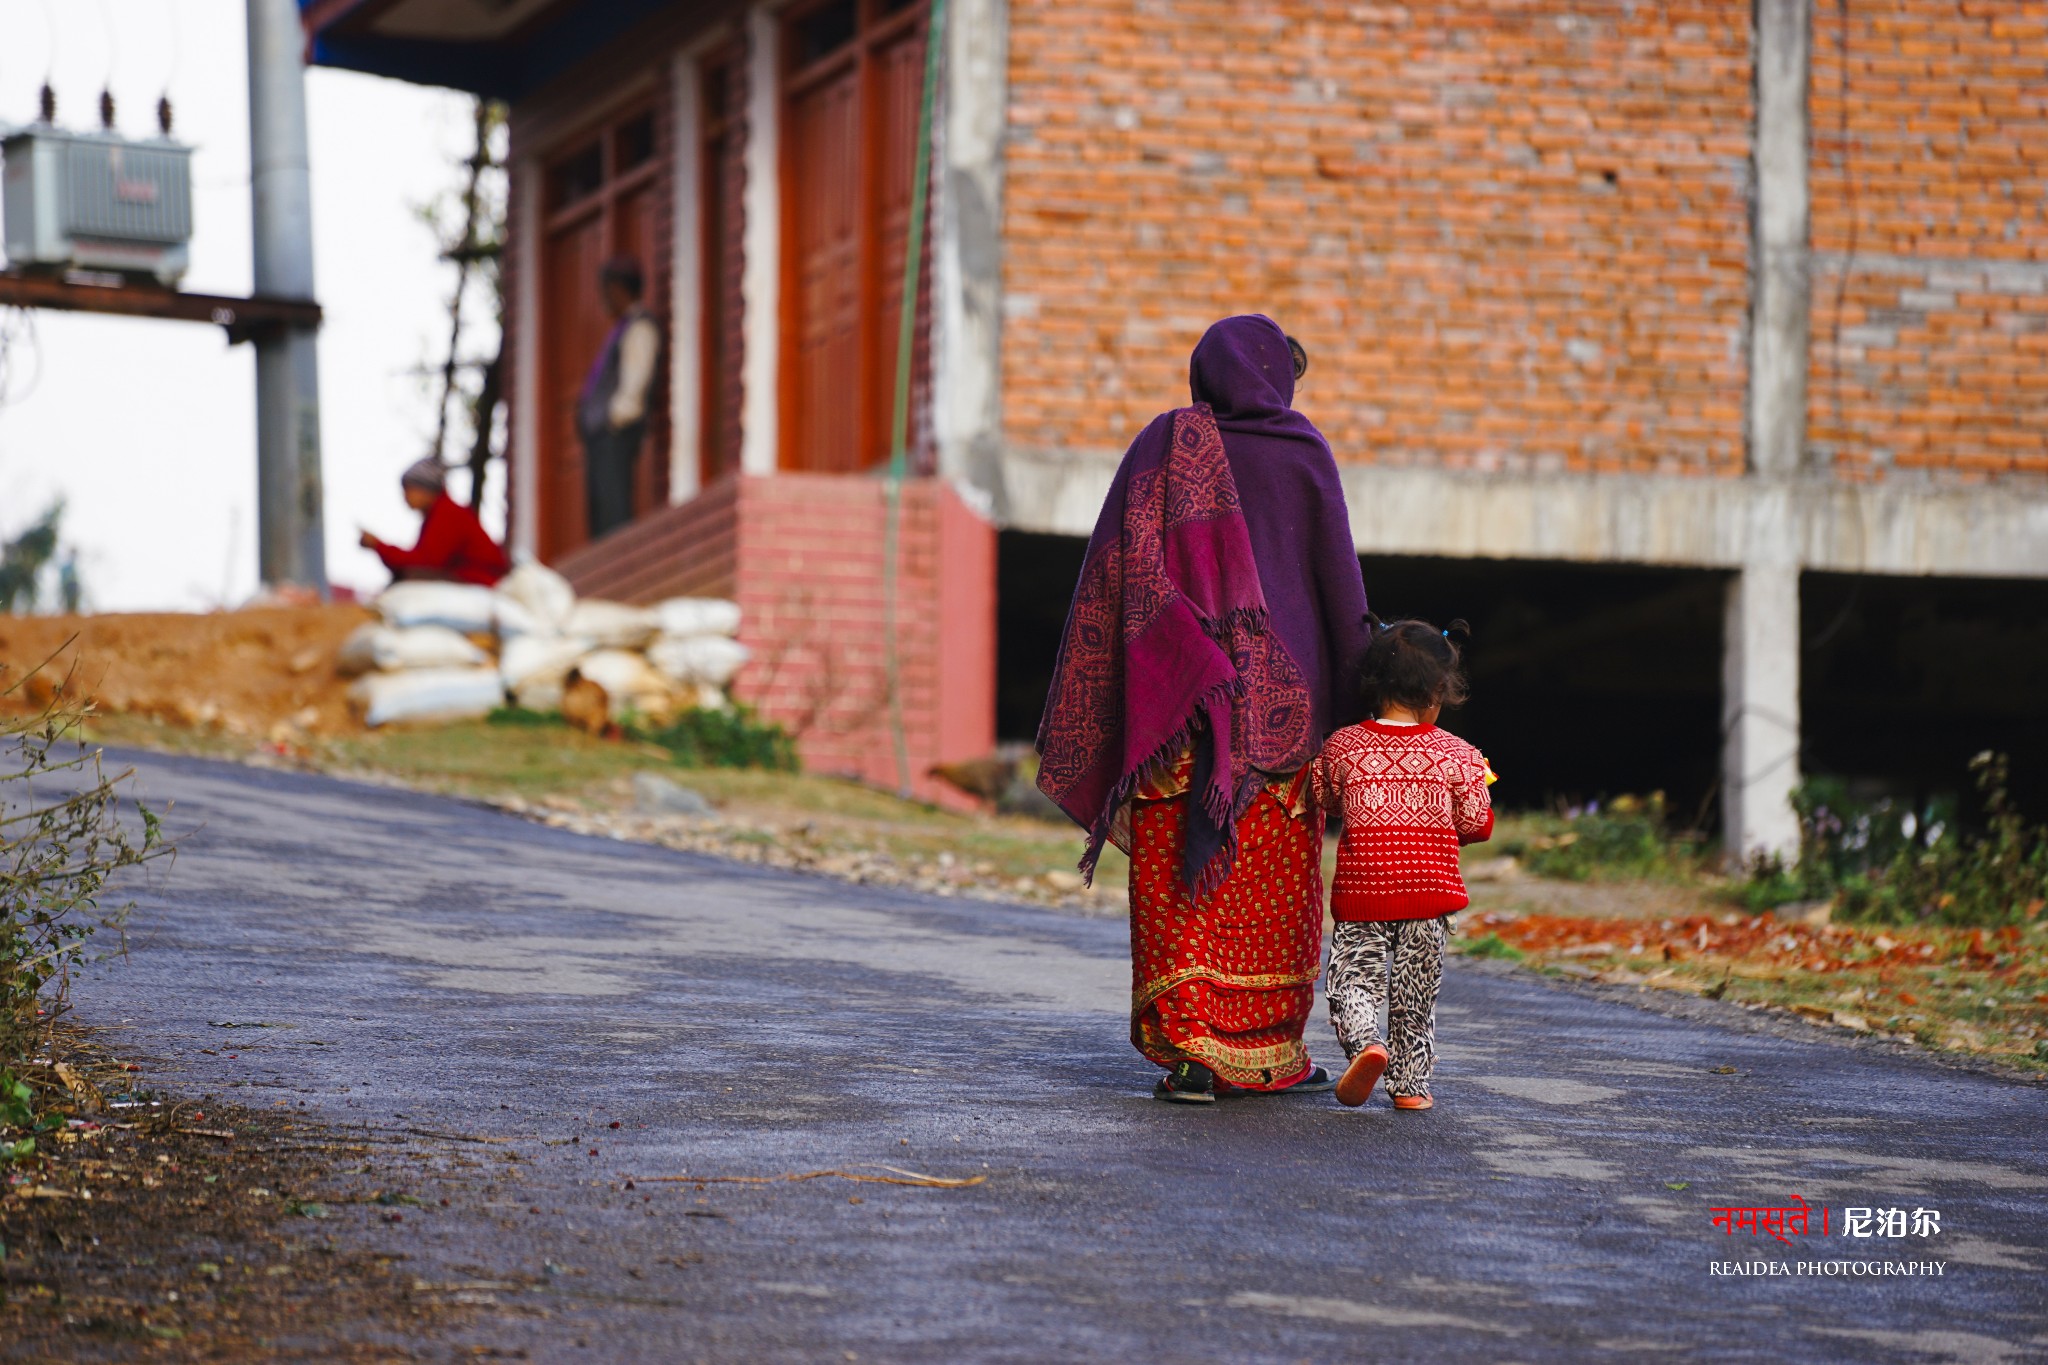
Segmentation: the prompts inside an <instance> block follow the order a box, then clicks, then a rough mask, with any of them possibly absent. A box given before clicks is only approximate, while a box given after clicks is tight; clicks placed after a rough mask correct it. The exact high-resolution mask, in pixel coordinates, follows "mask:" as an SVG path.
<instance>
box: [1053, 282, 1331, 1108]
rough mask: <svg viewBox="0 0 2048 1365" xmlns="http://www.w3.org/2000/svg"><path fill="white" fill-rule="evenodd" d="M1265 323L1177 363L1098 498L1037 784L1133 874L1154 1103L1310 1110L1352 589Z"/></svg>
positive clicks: (1135, 1015) (1136, 955)
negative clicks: (1177, 383) (1333, 768)
mask: <svg viewBox="0 0 2048 1365" xmlns="http://www.w3.org/2000/svg"><path fill="white" fill-rule="evenodd" d="M1306 366H1307V357H1306V355H1305V354H1304V353H1303V352H1302V350H1301V347H1300V346H1299V345H1298V344H1297V343H1295V342H1294V341H1293V340H1292V339H1291V338H1289V337H1288V336H1287V335H1286V334H1285V333H1283V332H1282V331H1281V330H1280V328H1279V326H1278V325H1277V324H1276V323H1274V322H1273V321H1272V319H1270V318H1266V317H1257V316H1253V317H1234V318H1226V319H1224V320H1223V321H1222V322H1219V323H1217V324H1216V325H1215V326H1213V327H1211V328H1210V329H1209V330H1208V332H1207V334H1206V335H1204V336H1203V338H1202V340H1201V343H1200V344H1199V345H1197V346H1196V347H1195V353H1194V357H1193V360H1192V362H1191V364H1190V366H1189V381H1190V388H1191V389H1192V390H1193V396H1194V404H1193V405H1192V406H1190V407H1185V408H1178V409H1175V410H1174V411H1172V412H1167V413H1163V414H1161V415H1160V416H1158V417H1156V418H1154V419H1153V421H1152V422H1151V424H1150V425H1149V426H1147V427H1146V428H1145V429H1144V431H1142V432H1140V433H1139V435H1138V438H1137V440H1135V441H1133V442H1132V443H1131V448H1130V450H1129V451H1128V452H1127V453H1126V454H1125V456H1124V460H1123V464H1122V466H1121V467H1120V468H1119V469H1118V470H1117V474H1116V479H1115V481H1114V482H1113V483H1112V484H1111V485H1110V490H1109V497H1108V499H1107V500H1106V501H1105V502H1104V504H1103V508H1102V515H1101V517H1100V519H1099V520H1098V521H1097V523H1096V526H1095V534H1094V536H1093V537H1092V538H1091V539H1090V540H1089V542H1088V553H1087V558H1086V560H1085V561H1084V563H1083V566H1082V569H1081V580H1080V584H1079V586H1078V587H1077V588H1076V589H1075V593H1074V602H1073V606H1072V608H1071V609H1070V611H1069V613H1068V618H1067V626H1066V631H1065V634H1064V636H1063V637H1062V640H1061V644H1060V655H1059V660H1058V663H1057V664H1056V665H1055V667H1054V671H1053V683H1052V690H1051V693H1050V695H1049V697H1048V698H1047V701H1046V711H1045V718H1044V720H1043V721H1042V722H1041V723H1040V726H1039V733H1038V751H1039V754H1040V765H1039V773H1038V783H1039V786H1040V787H1041V788H1042V789H1043V790H1044V791H1045V793H1046V795H1047V796H1049V797H1051V798H1052V800H1053V801H1054V802H1055V803H1057V804H1058V805H1059V807H1060V808H1061V809H1062V810H1064V811H1066V813H1067V814H1068V815H1070V816H1072V817H1073V818H1074V820H1075V821H1076V822H1077V823H1079V824H1080V825H1082V826H1083V827H1084V828H1085V829H1087V831H1088V848H1087V852H1086V853H1085V854H1084V855H1083V857H1082V859H1081V869H1082V871H1083V872H1085V873H1088V874H1090V875H1091V876H1092V875H1093V873H1094V869H1095V862H1096V859H1097V858H1098V857H1099V856H1100V854H1101V852H1102V846H1103V844H1104V843H1105V842H1109V843H1114V844H1116V846H1117V847H1119V848H1121V849H1123V850H1124V851H1125V852H1127V853H1128V854H1130V856H1131V966H1132V998H1131V1041H1132V1043H1133V1044H1134V1045H1135V1046H1136V1047H1137V1049H1138V1050H1139V1051H1140V1052H1142V1053H1143V1054H1144V1055H1145V1056H1146V1057H1148V1058H1150V1059H1151V1060H1152V1061H1154V1062H1156V1063H1158V1064H1159V1065H1160V1066H1163V1067H1165V1068H1167V1072H1168V1074H1167V1075H1166V1077H1165V1078H1164V1079H1163V1080H1161V1081H1160V1082H1159V1086H1158V1088H1157V1089H1156V1090H1155V1091H1154V1092H1153V1093H1154V1094H1155V1095H1156V1096H1157V1097H1158V1098H1160V1099H1163V1100H1169V1101H1174V1102H1179V1103H1195V1104H1204V1103H1209V1102H1211V1101H1213V1100H1214V1098H1215V1097H1216V1094H1217V1092H1218V1091H1219V1090H1223V1091H1228V1090H1245V1091H1257V1092H1269V1093H1270V1092H1276V1091H1283V1090H1292V1091H1300V1090H1304V1089H1318V1090H1320V1089H1328V1088H1329V1086H1330V1084H1331V1083H1330V1081H1329V1078H1328V1076H1327V1075H1326V1074H1325V1073H1324V1072H1323V1070H1322V1068H1320V1067H1317V1066H1314V1065H1313V1064H1312V1063H1311V1062H1310V1061H1309V1056H1308V1049H1307V1047H1306V1046H1305V1045H1304V1044H1303V1042H1302V1029H1303V1027H1304V1026H1305V1025H1306V1024H1307V1022H1308V1016H1309V1011H1310V1009H1311V1008H1312V1007H1313V1004H1314V982H1315V980H1316V976H1317V969H1318V967H1319V965H1320V962H1321V957H1322V917H1323V911H1322V899H1323V895H1322V864H1321V856H1322V817H1321V815H1320V814H1319V813H1318V812H1317V810H1316V809H1315V802H1314V799H1313V794H1312V793H1311V792H1310V791H1309V790H1308V789H1307V765H1308V763H1309V761H1310V760H1311V759H1313V758H1314V757H1315V755H1316V753H1317V751H1318V750H1319V749H1320V748H1321V747H1322V744H1323V741H1324V740H1325V739H1327V738H1328V737H1329V735H1330V734H1331V732H1332V731H1334V730H1336V729H1337V728H1338V727H1339V726H1341V725H1344V724H1347V723H1349V722H1350V721H1352V720H1354V719H1356V718H1357V717H1356V715H1355V714H1354V712H1355V708H1356V702H1355V699H1354V688H1353V686H1352V681H1351V680H1352V679H1354V678H1355V677H1356V676H1357V668H1358V665H1359V662H1360V660H1361V659H1362V657H1363V655H1364V652H1365V648H1366V645H1367V642H1368V631H1367V626H1366V604H1365V585H1364V583H1363V582H1362V581H1361V579H1360V576H1359V569H1358V554H1357V550H1356V548H1355V546H1354V544H1353V542H1352V539H1351V524H1350V520H1349V518H1348V517H1347V516H1346V513H1345V508H1344V495H1343V490H1342V489H1341V487H1340V486H1339V485H1338V481H1337V466H1336V462H1335V461H1334V460H1333V459H1332V458H1331V455H1330V447H1329V444H1328V443H1327V442H1326V441H1325V440H1324V439H1323V436H1322V433H1321V432H1319V431H1317V430H1316V428H1315V424H1314V423H1312V422H1310V421H1309V420H1308V418H1306V417H1304V416H1302V415H1301V414H1300V413H1298V412H1296V411H1294V409H1293V407H1292V404H1293V399H1294V381H1295V380H1296V379H1297V378H1299V377H1300V376H1301V374H1302V373H1303V371H1304V370H1305V369H1306Z"/></svg>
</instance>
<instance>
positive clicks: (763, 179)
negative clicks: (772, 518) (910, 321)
mask: <svg viewBox="0 0 2048 1365" xmlns="http://www.w3.org/2000/svg"><path fill="white" fill-rule="evenodd" d="M781 114H782V20H781V17H780V16H779V15H777V14H776V13H774V12H773V11H772V10H770V9H768V8H767V7H765V6H761V7H757V8H755V9H754V10H753V11H751V12H750V13H749V14H748V15H747V151H746V161H747V188H746V196H745V197H746V227H745V229H744V230H743V233H742V242H741V251H742V253H743V260H742V262H741V265H740V298H741V311H742V322H741V330H742V333H743V335H744V336H745V338H746V343H745V344H746V353H745V355H744V356H743V357H742V358H741V360H740V369H741V374H742V376H743V378H742V381H741V382H742V384H743V386H744V388H743V395H742V397H741V399H740V470H741V472H742V473H746V474H773V473H774V472H775V470H776V468H777V466H778V465H780V464H781V451H782V446H781V435H780V433H779V432H778V430H777V426H778V422H779V417H780V410H781V404H782V395H781V389H780V384H781V378H780V373H781V366H782V194H781V187H782V135H781Z"/></svg>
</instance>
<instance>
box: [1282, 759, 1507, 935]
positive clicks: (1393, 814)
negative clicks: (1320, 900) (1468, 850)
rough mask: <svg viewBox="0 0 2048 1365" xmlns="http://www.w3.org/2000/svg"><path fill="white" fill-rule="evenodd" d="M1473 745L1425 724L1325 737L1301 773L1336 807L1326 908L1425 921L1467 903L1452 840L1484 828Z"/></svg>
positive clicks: (1488, 819) (1482, 769) (1486, 816)
mask: <svg viewBox="0 0 2048 1365" xmlns="http://www.w3.org/2000/svg"><path fill="white" fill-rule="evenodd" d="M1486 774H1487V766H1486V760H1485V758H1483V757H1482V756H1481V755H1480V753H1479V751H1478V750H1477V749H1475V748H1473V747H1472V746H1471V745H1469V744H1467V743H1466V742H1465V741H1464V740H1462V739H1459V738H1458V737H1457V736H1456V735H1454V734H1451V733H1449V732H1448V731H1444V730H1439V729H1437V728H1436V727H1435V726H1434V725H1387V724H1383V723H1381V722H1379V721H1376V720H1369V721H1367V722H1365V723H1364V724H1363V725H1352V726H1347V727H1346V728H1344V729H1342V730H1339V731H1338V732H1337V733H1336V734H1334V735H1331V736H1330V742H1329V743H1328V744H1325V745H1324V746H1323V751H1322V753H1321V754H1319V755H1317V757H1316V761H1315V765H1314V767H1313V769H1312V770H1311V773H1310V777H1311V780H1312V781H1313V782H1314V785H1315V799H1316V803H1317V804H1318V805H1320V806H1321V807H1322V808H1323V809H1324V810H1330V811H1338V812H1341V813H1342V815H1343V817H1344V837H1343V840H1342V842H1341V843H1339V844H1338V846H1337V879H1336V881H1335V883H1333V885H1332V889H1331V893H1330V912H1331V913H1332V914H1333V915H1335V916H1336V917H1337V918H1338V919H1340V920H1391V919H1433V918H1435V917H1436V916H1438V915H1448V914H1449V913H1450V912H1451V911H1453V910H1463V909H1464V908H1465V906H1466V905H1467V904H1468V903H1469V902H1470V898H1469V897H1468V896H1466V894H1465V879H1464V878H1463V877H1462V876H1460V875H1459V873H1458V847H1459V845H1461V844H1476V843H1479V842H1480V841H1482V840H1484V839H1486V838H1488V837H1489V836H1490V835H1492V833H1493V801H1492V799H1491V797H1489V796H1488V795H1487V791H1486Z"/></svg>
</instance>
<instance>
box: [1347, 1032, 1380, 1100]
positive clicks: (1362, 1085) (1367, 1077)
mask: <svg viewBox="0 0 2048 1365" xmlns="http://www.w3.org/2000/svg"><path fill="white" fill-rule="evenodd" d="M1386 1069H1387V1050H1386V1049H1385V1048H1383V1047H1381V1046H1380V1045H1379V1044H1378V1043H1369V1044H1367V1045H1366V1048H1365V1050H1364V1051H1363V1052H1361V1053H1359V1054H1358V1055H1357V1056H1356V1057H1353V1058H1352V1059H1351V1065H1350V1066H1347V1067H1345V1068H1344V1078H1343V1079H1342V1080H1340V1081H1338V1082H1337V1103H1339V1104H1343V1105H1349V1106H1350V1107H1351V1108H1353V1109H1356V1108H1357V1107H1358V1106H1359V1105H1361V1104H1364V1103H1365V1102H1366V1101H1367V1100H1369V1099H1371V1098H1372V1088H1373V1087H1374V1086H1376V1085H1378V1084H1379V1083H1380V1074H1381V1073H1382V1072H1384V1071H1385V1070H1386Z"/></svg>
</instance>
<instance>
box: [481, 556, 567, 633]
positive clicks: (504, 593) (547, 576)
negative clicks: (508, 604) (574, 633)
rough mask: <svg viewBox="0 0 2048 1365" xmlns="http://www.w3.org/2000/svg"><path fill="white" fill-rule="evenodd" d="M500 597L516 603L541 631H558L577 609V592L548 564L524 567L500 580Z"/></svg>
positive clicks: (524, 565) (529, 564)
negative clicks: (575, 608)
mask: <svg viewBox="0 0 2048 1365" xmlns="http://www.w3.org/2000/svg"><path fill="white" fill-rule="evenodd" d="M498 595H499V596H500V597H503V598H507V599H509V600H511V601H513V602H517V603H518V604H519V605H520V606H521V607H524V608H525V609H526V614H527V615H528V616H530V617H532V618H533V621H534V626H535V629H536V630H539V631H559V630H560V629H561V628H562V625H563V623H564V622H566V621H567V620H568V619H569V610H570V608H572V607H574V606H575V605H576V589H574V588H572V587H570V586H569V580H568V579H566V578H564V577H562V576H561V575H560V574H558V573H556V572H555V571H554V570H553V569H550V568H549V567H548V566H547V565H545V564H538V563H527V564H521V565H520V566H519V567H518V568H516V569H514V570H513V571H512V572H511V573H508V574H506V575H505V576H504V577H503V578H502V579H500V580H498Z"/></svg>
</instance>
